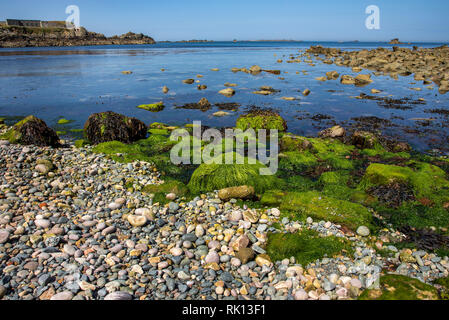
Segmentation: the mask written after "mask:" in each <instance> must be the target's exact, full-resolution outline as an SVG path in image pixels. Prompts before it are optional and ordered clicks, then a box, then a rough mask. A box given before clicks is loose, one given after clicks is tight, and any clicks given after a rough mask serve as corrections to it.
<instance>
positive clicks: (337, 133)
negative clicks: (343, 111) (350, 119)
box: [318, 126, 346, 138]
mask: <svg viewBox="0 0 449 320" xmlns="http://www.w3.org/2000/svg"><path fill="white" fill-rule="evenodd" d="M318 135H319V136H320V137H322V138H339V137H344V136H345V135H346V130H345V128H343V127H341V126H334V127H332V128H328V129H326V130H323V131H321V132H320V133H319V134H318Z"/></svg>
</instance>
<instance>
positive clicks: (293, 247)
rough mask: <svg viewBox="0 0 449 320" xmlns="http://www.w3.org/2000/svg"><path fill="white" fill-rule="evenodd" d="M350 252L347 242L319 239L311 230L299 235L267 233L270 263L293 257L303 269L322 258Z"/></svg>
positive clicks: (330, 238) (335, 238)
mask: <svg viewBox="0 0 449 320" xmlns="http://www.w3.org/2000/svg"><path fill="white" fill-rule="evenodd" d="M350 252H352V248H351V245H350V243H349V241H348V240H345V239H342V238H337V237H335V236H331V237H321V236H320V235H319V233H318V232H316V231H313V230H302V231H301V232H299V233H269V234H268V243H267V253H268V255H269V256H270V258H271V260H272V261H280V260H283V259H290V257H295V259H296V261H297V262H298V263H300V264H301V265H303V266H304V267H305V266H306V265H307V264H309V263H311V262H314V261H316V260H317V259H322V258H324V257H333V256H335V255H338V254H344V253H350Z"/></svg>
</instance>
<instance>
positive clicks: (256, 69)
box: [249, 65, 262, 75]
mask: <svg viewBox="0 0 449 320" xmlns="http://www.w3.org/2000/svg"><path fill="white" fill-rule="evenodd" d="M249 72H250V73H251V74H254V75H256V74H259V73H261V72H262V68H261V67H259V66H258V65H254V66H252V67H251V68H249Z"/></svg>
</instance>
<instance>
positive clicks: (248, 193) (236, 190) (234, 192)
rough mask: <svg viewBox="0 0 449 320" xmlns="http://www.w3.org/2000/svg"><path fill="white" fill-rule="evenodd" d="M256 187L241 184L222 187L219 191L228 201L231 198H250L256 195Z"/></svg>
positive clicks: (220, 195) (221, 197)
mask: <svg viewBox="0 0 449 320" xmlns="http://www.w3.org/2000/svg"><path fill="white" fill-rule="evenodd" d="M254 193H255V191H254V187H252V186H240V187H230V188H225V189H221V190H220V191H219V192H218V197H219V198H220V199H221V200H224V201H228V200H230V199H248V198H251V197H253V196H254Z"/></svg>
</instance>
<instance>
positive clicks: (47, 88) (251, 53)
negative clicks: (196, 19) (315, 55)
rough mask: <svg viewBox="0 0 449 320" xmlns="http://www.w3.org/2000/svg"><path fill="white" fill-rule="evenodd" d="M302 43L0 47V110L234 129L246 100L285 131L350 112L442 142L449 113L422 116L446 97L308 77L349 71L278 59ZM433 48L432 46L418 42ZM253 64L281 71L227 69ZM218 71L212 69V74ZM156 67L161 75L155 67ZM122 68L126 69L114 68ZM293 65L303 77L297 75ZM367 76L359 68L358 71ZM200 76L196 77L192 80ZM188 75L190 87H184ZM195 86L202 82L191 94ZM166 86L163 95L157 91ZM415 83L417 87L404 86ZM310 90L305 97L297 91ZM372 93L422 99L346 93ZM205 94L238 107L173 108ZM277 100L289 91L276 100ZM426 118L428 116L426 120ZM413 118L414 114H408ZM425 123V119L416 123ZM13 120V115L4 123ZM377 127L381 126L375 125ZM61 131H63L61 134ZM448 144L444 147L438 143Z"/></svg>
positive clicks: (410, 136)
mask: <svg viewBox="0 0 449 320" xmlns="http://www.w3.org/2000/svg"><path fill="white" fill-rule="evenodd" d="M315 44H317V43H311V42H263V43H262V42H237V43H229V42H228V43H226V42H215V43H189V44H186V43H161V44H156V45H142V46H101V47H73V48H24V49H17V48H14V49H0V116H26V115H28V114H34V115H36V116H38V117H40V118H43V119H44V120H45V121H47V122H48V123H49V124H50V125H52V126H54V127H56V123H57V120H58V118H59V117H64V118H67V119H71V120H75V122H73V123H71V124H70V127H67V128H68V129H70V128H82V126H83V124H84V122H85V120H86V119H87V117H88V116H89V115H90V114H92V113H94V112H101V111H108V110H112V111H116V112H120V113H123V114H126V115H128V116H135V117H137V118H139V119H142V120H143V121H145V122H147V123H151V122H165V123H169V124H184V123H186V122H191V121H193V120H201V121H203V124H204V125H208V126H233V125H234V124H235V120H236V119H237V117H238V116H239V115H240V114H241V113H242V112H244V111H245V110H247V109H248V108H249V107H250V106H253V105H256V106H259V107H264V108H273V109H275V110H277V111H279V112H280V114H281V115H282V116H284V117H285V118H286V119H287V122H288V127H289V131H292V132H294V133H297V134H302V135H315V134H316V133H317V131H318V130H320V129H323V128H324V127H327V126H331V125H333V124H335V123H340V124H344V125H348V126H349V125H350V124H353V123H354V122H355V121H354V120H353V119H354V118H362V119H364V117H365V118H366V117H373V116H375V117H377V118H379V119H384V120H388V121H389V122H390V123H391V125H388V126H384V127H379V130H382V131H383V132H384V133H387V134H395V135H400V136H402V137H403V138H404V139H406V140H408V141H409V142H411V143H412V144H413V145H414V146H415V147H418V148H420V149H421V150H426V149H428V148H430V147H435V146H437V147H440V148H441V147H442V146H443V147H444V143H441V141H445V140H444V139H447V135H446V133H445V132H447V131H448V130H447V128H448V125H447V123H448V119H447V115H446V116H445V115H444V114H434V113H432V114H431V115H430V114H429V110H432V109H446V110H447V108H448V106H449V103H448V102H449V95H440V94H439V93H438V90H437V87H436V86H434V87H435V88H434V89H432V90H429V89H427V88H426V87H424V86H422V85H421V83H415V84H412V83H413V82H414V80H413V77H400V79H399V80H393V79H391V78H389V77H383V76H381V77H373V79H374V82H373V83H372V84H371V85H370V86H368V87H365V88H357V87H354V86H343V85H341V84H340V83H339V81H326V82H319V81H316V80H315V78H316V77H321V76H323V75H325V73H326V72H327V71H333V70H335V71H337V72H339V73H340V74H349V75H354V73H353V72H352V70H350V69H348V68H344V67H338V66H335V65H325V64H322V63H321V62H320V61H316V66H315V67H311V66H309V65H308V64H305V63H299V64H297V63H285V62H284V63H278V62H277V60H278V59H283V60H284V61H286V60H288V58H289V56H290V54H297V53H298V51H299V50H300V49H306V48H308V47H310V45H315ZM321 44H322V45H323V46H332V47H339V48H342V49H344V50H354V49H360V48H368V49H369V48H377V47H379V46H384V47H390V48H391V46H389V45H387V44H380V43H321ZM418 45H420V46H426V47H431V46H439V45H441V44H418ZM254 64H257V65H259V66H261V67H262V68H263V69H271V70H276V69H277V70H281V71H282V73H281V75H273V74H270V73H261V74H259V75H257V76H253V75H249V74H246V73H242V72H238V73H233V72H232V71H231V68H233V67H239V68H241V67H247V68H249V67H250V66H252V65H254ZM213 68H218V69H219V70H220V71H218V72H216V71H211V69H213ZM162 69H163V70H164V71H163V70H162ZM124 70H131V71H132V72H133V73H132V74H131V75H124V74H122V73H121V72H122V71H124ZM302 71H306V72H307V73H308V74H307V75H304V74H303V72H302ZM365 72H366V71H365ZM198 74H200V75H202V76H203V77H201V78H200V77H197V75H198ZM188 78H192V79H195V80H196V81H197V83H195V84H192V85H188V84H183V83H182V80H184V79H188ZM226 82H229V83H236V84H237V85H238V86H237V87H235V90H236V95H235V96H233V97H232V98H227V97H224V96H222V95H220V94H218V91H219V90H221V89H224V88H225V86H224V83H226ZM198 84H205V85H207V90H201V91H199V90H198V89H197V85H198ZM265 85H268V86H272V87H273V88H275V89H277V90H280V92H279V93H276V94H274V95H270V96H260V95H255V94H253V93H252V92H253V91H255V90H258V88H259V87H261V86H265ZM163 86H167V87H169V88H170V91H169V93H168V94H163V93H162V87H163ZM417 86H420V87H422V91H421V92H416V91H412V90H410V88H412V87H417ZM306 88H309V89H310V90H311V92H312V93H311V94H310V95H309V96H307V97H304V96H302V94H301V92H302V91H303V90H304V89H306ZM372 88H376V89H378V90H381V91H382V93H381V94H380V95H379V96H383V97H389V96H390V95H391V97H393V98H394V99H403V98H409V99H411V100H416V99H418V98H424V99H425V101H426V103H425V104H423V105H410V106H409V107H410V108H403V109H394V108H386V107H384V106H380V105H379V104H378V103H377V102H376V101H368V100H358V99H354V98H353V97H355V96H359V95H360V94H361V93H365V94H370V90H371V89H372ZM203 97H206V98H207V99H208V100H209V101H210V102H211V103H212V104H222V103H237V104H239V105H240V108H238V110H237V111H228V112H229V113H230V114H229V115H228V116H226V117H221V118H217V117H214V116H213V113H215V112H217V111H219V110H220V108H219V107H218V106H213V107H212V108H211V109H210V110H208V111H206V112H201V111H199V110H186V109H176V108H175V106H180V105H184V104H186V103H192V102H198V101H199V100H200V99H201V98H203ZM281 97H296V98H297V100H295V101H285V100H282V99H281ZM161 100H162V101H163V102H164V104H165V105H166V108H165V109H164V111H162V112H160V113H150V112H147V111H145V110H141V109H137V108H136V106H137V105H140V104H144V103H153V102H157V101H161ZM429 118H435V119H436V120H432V121H425V119H429ZM416 119H419V120H416ZM422 119H424V120H422ZM11 121H12V120H11ZM384 123H386V122H384ZM67 131H68V130H67ZM446 149H447V143H446Z"/></svg>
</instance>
